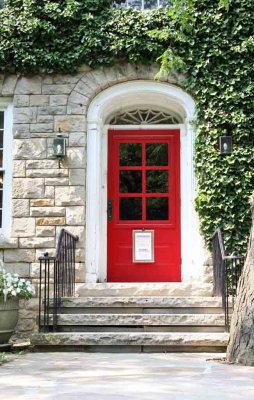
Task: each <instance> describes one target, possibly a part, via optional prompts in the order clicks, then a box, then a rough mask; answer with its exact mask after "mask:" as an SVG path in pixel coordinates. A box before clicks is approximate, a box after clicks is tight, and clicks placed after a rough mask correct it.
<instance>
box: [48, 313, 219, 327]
mask: <svg viewBox="0 0 254 400" xmlns="http://www.w3.org/2000/svg"><path fill="white" fill-rule="evenodd" d="M50 321H52V316H50ZM57 322H58V325H78V326H84V325H85V326H87V325H94V326H103V325H105V326H109V325H111V326H113V325H116V326H147V325H154V326H169V325H175V326H181V325H185V326H224V315H223V314H125V315H124V314H59V315H58V319H57Z"/></svg>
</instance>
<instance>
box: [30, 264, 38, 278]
mask: <svg viewBox="0 0 254 400" xmlns="http://www.w3.org/2000/svg"><path fill="white" fill-rule="evenodd" d="M39 275H40V264H39V263H32V264H31V278H36V279H38V278H39Z"/></svg>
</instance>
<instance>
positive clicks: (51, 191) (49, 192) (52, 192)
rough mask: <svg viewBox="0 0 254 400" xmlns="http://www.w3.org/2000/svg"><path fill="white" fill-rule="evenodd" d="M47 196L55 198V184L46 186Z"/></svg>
mask: <svg viewBox="0 0 254 400" xmlns="http://www.w3.org/2000/svg"><path fill="white" fill-rule="evenodd" d="M45 198H48V199H54V198H55V186H45Z"/></svg>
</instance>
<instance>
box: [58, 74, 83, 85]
mask: <svg viewBox="0 0 254 400" xmlns="http://www.w3.org/2000/svg"><path fill="white" fill-rule="evenodd" d="M82 75H83V74H82V73H78V74H75V75H68V74H56V75H53V83H56V84H62V83H65V84H66V83H77V82H78V81H79V80H80V78H81V77H82Z"/></svg>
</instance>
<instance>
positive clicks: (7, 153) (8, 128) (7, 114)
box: [0, 98, 13, 238]
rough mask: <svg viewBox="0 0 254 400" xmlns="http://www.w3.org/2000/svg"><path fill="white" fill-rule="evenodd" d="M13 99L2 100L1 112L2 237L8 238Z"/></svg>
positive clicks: (9, 229) (9, 226)
mask: <svg viewBox="0 0 254 400" xmlns="http://www.w3.org/2000/svg"><path fill="white" fill-rule="evenodd" d="M10 102H11V99H9V98H1V99H0V110H1V111H4V149H3V170H4V186H3V220H2V228H0V235H2V236H4V237H6V238H8V237H9V236H10V232H11V213H12V209H11V204H12V202H11V190H12V126H13V106H12V104H11V103H10Z"/></svg>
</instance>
